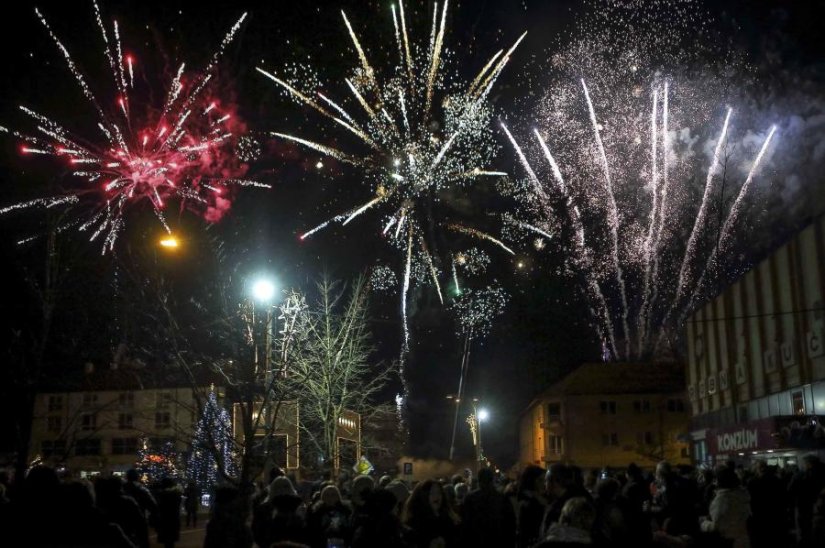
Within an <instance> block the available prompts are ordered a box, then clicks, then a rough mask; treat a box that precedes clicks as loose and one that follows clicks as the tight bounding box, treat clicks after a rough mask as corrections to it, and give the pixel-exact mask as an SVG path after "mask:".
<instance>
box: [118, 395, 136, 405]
mask: <svg viewBox="0 0 825 548" xmlns="http://www.w3.org/2000/svg"><path fill="white" fill-rule="evenodd" d="M117 401H118V404H119V405H120V406H121V407H134V406H135V393H134V392H121V393H120V394H119V395H118V397H117Z"/></svg>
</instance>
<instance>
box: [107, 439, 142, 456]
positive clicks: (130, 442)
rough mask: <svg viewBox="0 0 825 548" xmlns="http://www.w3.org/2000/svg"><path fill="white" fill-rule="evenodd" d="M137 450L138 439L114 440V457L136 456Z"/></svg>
mask: <svg viewBox="0 0 825 548" xmlns="http://www.w3.org/2000/svg"><path fill="white" fill-rule="evenodd" d="M137 450H138V440H137V438H112V454H113V455H134V454H136V453H137Z"/></svg>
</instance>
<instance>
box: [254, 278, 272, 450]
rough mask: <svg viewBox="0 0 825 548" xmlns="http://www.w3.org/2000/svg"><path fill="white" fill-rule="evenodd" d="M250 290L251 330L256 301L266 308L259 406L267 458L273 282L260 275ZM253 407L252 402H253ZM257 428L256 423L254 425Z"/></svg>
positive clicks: (258, 361)
mask: <svg viewBox="0 0 825 548" xmlns="http://www.w3.org/2000/svg"><path fill="white" fill-rule="evenodd" d="M251 292H252V329H253V332H254V330H255V327H256V323H257V318H256V317H255V312H256V310H255V304H256V303H258V304H260V305H263V306H264V307H265V308H266V318H265V319H264V333H263V335H264V344H263V349H262V351H263V374H264V396H263V400H262V401H261V406H262V407H263V408H262V409H261V411H262V412H263V413H264V420H265V424H264V429H265V431H266V432H267V435H266V440H265V444H264V455H265V458H267V459H268V458H269V452H270V442H271V438H272V431H273V430H274V428H275V425H274V424H271V421H272V416H271V414H270V410H269V405H268V404H269V395H270V391H271V390H272V382H273V376H272V356H271V354H272V300H273V298H274V297H275V284H274V283H273V282H272V280H270V279H269V278H266V277H261V278H258V279H256V280H255V281H254V282H253V283H252V287H251ZM258 348H259V346H258V344H257V343H256V344H255V354H254V359H255V374H256V377H257V375H259V374H260V367H261V359H260V356H259V350H258ZM253 408H254V404H253ZM255 427H256V428H257V424H256V425H255Z"/></svg>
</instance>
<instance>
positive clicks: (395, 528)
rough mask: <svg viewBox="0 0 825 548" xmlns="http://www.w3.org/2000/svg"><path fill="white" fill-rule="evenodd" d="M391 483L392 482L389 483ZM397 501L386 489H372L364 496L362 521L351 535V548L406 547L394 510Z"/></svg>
mask: <svg viewBox="0 0 825 548" xmlns="http://www.w3.org/2000/svg"><path fill="white" fill-rule="evenodd" d="M390 483H392V482H390ZM397 505H398V499H397V498H396V496H395V495H394V494H393V493H392V492H391V491H389V490H388V489H373V490H371V491H370V492H369V493H367V495H366V500H365V501H364V506H363V510H362V519H361V520H360V521H359V526H358V527H357V528H356V529H355V530H354V531H353V534H352V544H351V546H352V548H385V547H388V546H406V545H405V544H404V542H403V540H402V527H401V521H400V519H399V518H398V515H397V514H396V513H395V508H396V506H397Z"/></svg>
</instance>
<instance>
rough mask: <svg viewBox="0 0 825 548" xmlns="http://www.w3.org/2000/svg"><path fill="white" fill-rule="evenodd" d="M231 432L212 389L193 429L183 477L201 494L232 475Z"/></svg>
mask: <svg viewBox="0 0 825 548" xmlns="http://www.w3.org/2000/svg"><path fill="white" fill-rule="evenodd" d="M231 436H232V430H231V423H230V419H229V413H228V412H227V411H226V409H224V408H223V407H221V406H220V404H219V403H218V397H217V395H216V394H215V389H214V387H212V389H211V390H210V391H209V396H208V397H207V399H206V404H205V405H204V406H203V413H202V414H201V418H200V420H198V424H197V426H196V427H195V435H194V437H193V438H192V450H191V452H190V454H189V459H188V463H187V476H188V478H189V479H190V480H192V481H194V482H195V483H197V484H198V487H200V489H201V492H203V493H209V492H211V491H212V489H213V488H214V486H215V484H216V483H218V482H219V481H220V480H221V478H222V476H223V474H221V472H220V468H221V467H223V469H224V472H225V474H226V475H229V476H231V475H233V473H234V469H235V466H234V462H233V460H232V437H231Z"/></svg>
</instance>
